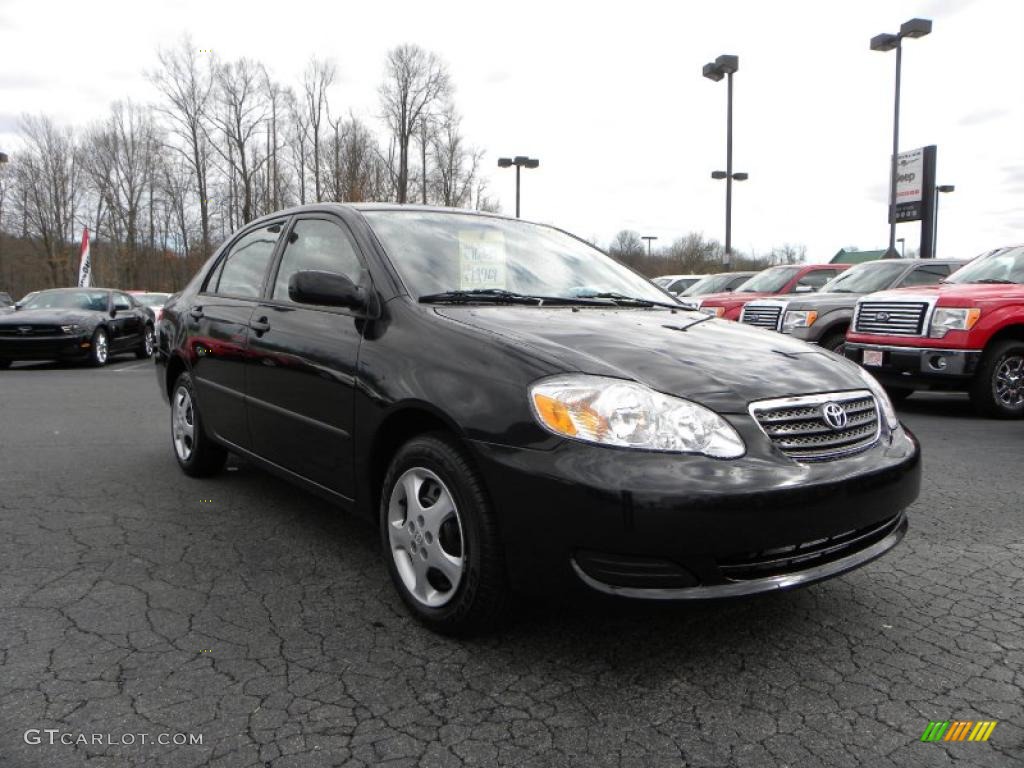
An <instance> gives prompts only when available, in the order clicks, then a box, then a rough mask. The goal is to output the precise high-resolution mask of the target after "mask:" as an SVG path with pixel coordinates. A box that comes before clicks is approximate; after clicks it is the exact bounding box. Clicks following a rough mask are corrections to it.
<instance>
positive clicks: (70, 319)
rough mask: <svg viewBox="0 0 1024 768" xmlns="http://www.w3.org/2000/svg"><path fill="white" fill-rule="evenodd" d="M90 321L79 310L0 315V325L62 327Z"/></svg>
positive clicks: (47, 310)
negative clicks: (50, 325)
mask: <svg viewBox="0 0 1024 768" xmlns="http://www.w3.org/2000/svg"><path fill="white" fill-rule="evenodd" d="M90 320H91V317H90V314H89V313H88V312H83V311H82V310H80V309H21V310H18V311H17V312H11V313H10V314H6V315H0V325H47V324H53V325H62V324H66V323H86V322H89V321H90Z"/></svg>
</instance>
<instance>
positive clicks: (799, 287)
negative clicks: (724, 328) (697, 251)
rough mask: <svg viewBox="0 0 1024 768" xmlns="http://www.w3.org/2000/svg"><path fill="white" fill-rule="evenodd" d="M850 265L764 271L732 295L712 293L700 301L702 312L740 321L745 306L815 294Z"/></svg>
mask: <svg viewBox="0 0 1024 768" xmlns="http://www.w3.org/2000/svg"><path fill="white" fill-rule="evenodd" d="M849 266H850V265H849V264H791V265H787V266H780V267H769V268H768V269H763V270H761V271H760V272H758V273H757V274H756V275H754V276H753V277H752V278H750V279H749V280H747V282H745V283H743V285H741V286H740V287H739V288H737V289H736V290H735V291H731V292H729V293H709V294H708V295H707V296H701V297H700V303H699V305H698V307H697V309H699V310H700V311H701V312H703V313H704V314H707V315H714V316H715V317H724V318H725V319H726V320H739V319H740V312H741V311H742V310H743V305H744V304H746V303H747V302H748V301H753V300H754V299H763V298H765V297H766V296H781V295H782V294H786V293H813V292H814V291H817V290H820V289H821V286H823V285H824V284H825V283H827V282H828V281H829V280H831V279H832V278H833V277H835V276H836V275H838V274H839V273H841V272H842V271H843V270H844V269H848V268H849Z"/></svg>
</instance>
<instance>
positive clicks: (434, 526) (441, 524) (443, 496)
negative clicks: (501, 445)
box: [387, 467, 465, 608]
mask: <svg viewBox="0 0 1024 768" xmlns="http://www.w3.org/2000/svg"><path fill="white" fill-rule="evenodd" d="M387 525H388V542H389V544H390V546H391V556H392V557H393V558H394V561H395V568H396V569H397V570H398V575H399V576H400V577H401V579H402V583H403V584H404V585H405V588H406V589H407V590H408V592H409V594H410V595H412V596H413V598H415V599H416V600H417V601H418V602H419V603H422V604H423V605H426V606H429V607H431V608H439V607H441V606H443V605H445V604H446V603H448V602H449V601H450V600H451V599H452V597H454V596H455V593H456V591H457V590H458V587H459V584H460V583H462V577H463V573H464V570H465V556H464V546H463V538H462V521H461V518H460V517H459V512H458V509H457V508H456V506H455V500H454V499H453V498H452V495H451V493H450V492H449V490H448V488H447V487H446V486H445V484H444V483H443V482H442V481H441V478H439V477H438V476H437V475H436V474H434V473H433V472H431V471H430V470H429V469H426V468H424V467H415V468H413V469H410V470H407V471H406V472H405V473H404V474H402V476H401V477H400V478H398V482H397V483H395V487H394V489H393V490H392V491H391V498H390V500H389V501H388V522H387Z"/></svg>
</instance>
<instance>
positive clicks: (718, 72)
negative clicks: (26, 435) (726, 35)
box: [702, 54, 748, 268]
mask: <svg viewBox="0 0 1024 768" xmlns="http://www.w3.org/2000/svg"><path fill="white" fill-rule="evenodd" d="M739 68H740V57H739V56H732V55H728V54H723V55H722V56H719V57H718V58H717V59H715V60H714V61H710V62H708V63H707V64H705V65H704V68H703V70H702V72H703V74H704V77H706V78H707V79H708V80H714V81H715V82H716V83H717V82H718V81H719V80H721V79H722V78H723V77H725V78H726V82H727V83H728V86H729V88H728V102H727V106H726V117H725V170H724V171H714V172H712V174H711V178H713V179H725V259H724V263H725V267H726V268H728V267H729V264H730V262H731V261H732V183H733V181H743V180H745V179H746V178H748V176H747V174H745V173H733V172H732V76H733V75H734V74H736V72H738V71H739Z"/></svg>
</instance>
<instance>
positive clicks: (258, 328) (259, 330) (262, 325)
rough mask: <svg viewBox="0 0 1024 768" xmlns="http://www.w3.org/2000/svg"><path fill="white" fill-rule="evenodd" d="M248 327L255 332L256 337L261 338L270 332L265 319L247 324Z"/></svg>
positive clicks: (268, 324) (268, 323)
mask: <svg viewBox="0 0 1024 768" xmlns="http://www.w3.org/2000/svg"><path fill="white" fill-rule="evenodd" d="M249 327H250V328H252V329H253V330H254V331H255V332H256V335H257V336H262V335H263V334H264V333H266V332H267V331H269V330H270V322H269V320H268V319H267V318H266V317H261V318H260V319H259V320H255V321H253V322H251V323H249Z"/></svg>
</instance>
